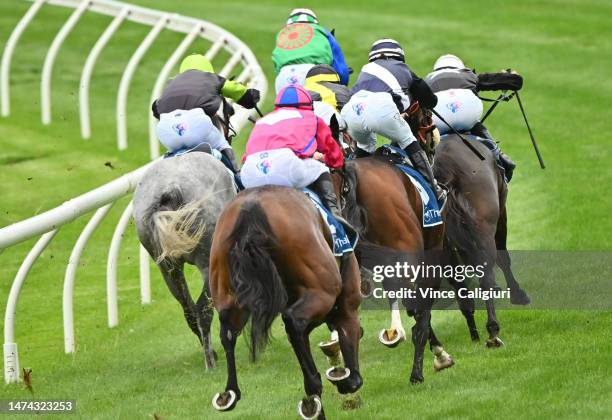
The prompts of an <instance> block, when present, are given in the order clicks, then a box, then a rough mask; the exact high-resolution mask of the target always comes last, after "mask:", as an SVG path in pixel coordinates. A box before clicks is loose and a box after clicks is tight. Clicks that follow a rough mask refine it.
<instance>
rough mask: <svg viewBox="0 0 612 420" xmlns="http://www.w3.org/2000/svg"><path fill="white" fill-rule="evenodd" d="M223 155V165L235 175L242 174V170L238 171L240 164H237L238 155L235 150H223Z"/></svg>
mask: <svg viewBox="0 0 612 420" xmlns="http://www.w3.org/2000/svg"><path fill="white" fill-rule="evenodd" d="M221 155H222V156H223V157H222V158H221V162H223V164H224V165H225V166H227V168H228V169H229V170H230V171H232V172H233V173H234V174H237V173H238V172H240V169H238V164H237V163H236V155H235V154H234V149H232V148H231V147H228V148H227V149H223V150H221Z"/></svg>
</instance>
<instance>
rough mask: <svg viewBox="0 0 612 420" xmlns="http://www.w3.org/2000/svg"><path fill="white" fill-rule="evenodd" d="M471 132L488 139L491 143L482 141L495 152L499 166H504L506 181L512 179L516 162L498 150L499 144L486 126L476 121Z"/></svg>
mask: <svg viewBox="0 0 612 420" xmlns="http://www.w3.org/2000/svg"><path fill="white" fill-rule="evenodd" d="M471 133H472V134H474V135H475V136H478V137H482V138H484V139H487V140H489V141H490V143H491V144H487V142H484V143H485V145H486V146H487V147H489V149H491V150H493V151H494V152H495V155H496V157H497V161H498V162H499V164H500V165H501V167H502V168H504V172H505V174H506V179H507V180H508V182H510V180H511V179H512V174H513V173H514V168H516V163H514V161H513V160H512V159H510V156H508V155H507V154H505V153H504V152H502V151H501V150H500V148H499V146H498V145H497V143H495V140H494V139H493V137H492V136H491V133H489V130H487V127H485V126H484V124H483V123H481V122H480V121H478V122H477V123H476V124H475V125H474V127H472V130H471Z"/></svg>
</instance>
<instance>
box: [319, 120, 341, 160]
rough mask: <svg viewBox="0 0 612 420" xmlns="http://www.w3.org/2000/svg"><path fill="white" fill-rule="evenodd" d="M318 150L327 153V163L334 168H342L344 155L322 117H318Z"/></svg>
mask: <svg viewBox="0 0 612 420" xmlns="http://www.w3.org/2000/svg"><path fill="white" fill-rule="evenodd" d="M317 151H319V152H321V153H323V154H324V155H325V164H326V165H327V166H329V167H330V168H333V169H339V168H342V165H344V155H343V154H342V149H340V146H339V145H338V143H337V142H336V139H334V137H333V136H332V132H331V130H330V128H329V126H328V125H327V124H325V121H323V119H322V118H320V117H317Z"/></svg>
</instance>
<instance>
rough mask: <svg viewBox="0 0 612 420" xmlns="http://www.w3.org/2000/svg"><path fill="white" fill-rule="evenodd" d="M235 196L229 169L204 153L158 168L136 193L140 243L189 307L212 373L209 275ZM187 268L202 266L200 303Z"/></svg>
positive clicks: (187, 310) (185, 308)
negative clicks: (224, 215) (220, 221)
mask: <svg viewBox="0 0 612 420" xmlns="http://www.w3.org/2000/svg"><path fill="white" fill-rule="evenodd" d="M235 195H236V189H235V186H234V180H233V176H232V175H231V174H230V173H229V171H228V169H227V168H226V167H225V166H224V165H223V164H222V163H221V162H220V161H218V160H217V159H215V158H214V157H212V156H211V155H209V154H207V153H202V152H191V153H187V154H185V155H182V156H176V157H172V158H169V159H164V160H161V161H159V162H157V163H155V164H154V165H153V166H152V167H151V168H150V169H149V170H148V171H147V172H146V173H145V174H144V176H143V177H142V180H141V181H140V182H139V184H138V186H137V187H136V191H135V192H134V219H135V221H136V230H137V231H138V237H139V238H140V242H141V243H142V245H143V246H144V247H145V248H146V249H147V251H148V252H149V254H150V255H151V256H152V257H153V258H154V259H155V261H156V263H157V265H158V267H159V269H160V271H161V273H162V275H163V277H164V280H165V281H166V284H167V285H168V288H169V289H170V292H171V293H172V295H174V297H175V298H176V299H177V300H178V301H179V303H180V304H181V306H182V307H183V312H184V314H185V319H186V320H187V324H188V325H189V328H191V330H192V331H193V332H194V334H195V335H196V336H197V337H198V339H199V340H200V343H201V344H202V348H203V351H204V364H205V366H206V369H211V368H214V366H215V354H214V351H213V349H212V345H211V341H210V324H211V322H212V318H213V309H212V306H211V305H210V302H209V300H210V291H209V285H208V279H207V276H206V275H207V273H208V260H209V254H210V247H211V241H212V235H213V232H214V230H215V225H216V223H217V218H218V216H219V214H220V213H221V211H222V210H223V208H224V207H225V205H226V204H227V203H228V202H229V201H230V200H231V199H232V198H234V196H235ZM185 263H188V264H193V265H195V266H196V267H198V270H199V271H200V273H201V275H202V279H203V287H202V292H201V294H200V297H199V298H198V300H197V301H196V302H194V300H193V298H192V297H191V295H190V293H189V289H188V287H187V283H186V281H185V276H184V273H183V267H184V264H185Z"/></svg>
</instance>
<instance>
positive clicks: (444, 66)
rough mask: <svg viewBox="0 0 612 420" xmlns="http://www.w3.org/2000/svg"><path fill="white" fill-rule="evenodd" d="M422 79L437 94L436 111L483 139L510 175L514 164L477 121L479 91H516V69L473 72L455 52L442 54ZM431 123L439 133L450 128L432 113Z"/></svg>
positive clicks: (518, 81) (459, 128)
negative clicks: (432, 122) (432, 69)
mask: <svg viewBox="0 0 612 420" xmlns="http://www.w3.org/2000/svg"><path fill="white" fill-rule="evenodd" d="M425 81H426V82H427V84H429V86H431V89H432V90H433V91H434V92H435V93H436V95H437V96H438V105H437V106H436V108H435V109H436V111H437V112H439V113H440V115H442V117H443V118H444V119H445V120H446V122H448V123H449V124H451V125H452V126H453V128H454V129H455V130H457V131H466V132H470V133H471V134H473V135H475V136H478V137H481V138H482V139H485V141H484V143H485V144H486V145H487V146H488V147H489V148H490V149H491V150H493V152H494V153H495V155H496V157H497V160H498V162H499V164H500V166H502V167H503V168H504V171H505V175H506V179H507V180H508V181H510V179H512V173H513V171H514V168H515V167H516V164H515V163H514V162H513V161H512V160H511V159H510V158H509V157H508V155H506V154H505V153H502V152H501V150H500V149H499V147H498V146H497V143H496V142H495V141H494V139H493V137H492V136H491V134H490V133H489V130H487V128H486V127H485V126H484V124H482V123H481V122H480V118H481V116H482V109H483V106H482V102H481V100H480V98H479V97H478V92H482V91H495V90H512V91H518V90H520V89H521V87H522V86H523V78H522V77H521V76H520V75H518V74H516V73H509V72H500V73H475V72H474V71H472V70H470V69H468V68H466V67H465V65H464V64H463V61H461V59H460V58H459V57H457V56H454V55H451V54H447V55H443V56H441V57H440V58H438V60H437V61H436V63H435V64H434V71H433V72H431V73H429V74H428V75H427V77H426V78H425ZM434 123H435V124H436V126H437V127H438V129H439V130H440V133H441V134H446V133H449V132H451V129H450V128H449V127H448V126H447V125H446V124H445V123H443V122H441V121H439V120H438V119H437V118H436V117H435V116H434Z"/></svg>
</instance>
